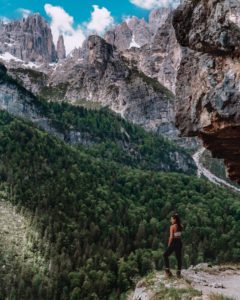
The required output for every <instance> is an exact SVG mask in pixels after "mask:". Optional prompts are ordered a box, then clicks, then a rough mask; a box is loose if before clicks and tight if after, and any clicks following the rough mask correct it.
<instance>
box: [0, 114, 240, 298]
mask: <svg viewBox="0 0 240 300" xmlns="http://www.w3.org/2000/svg"><path fill="white" fill-rule="evenodd" d="M0 120H1V121H0V136H1V145H0V176H1V182H2V188H4V190H5V193H6V195H7V196H6V197H7V199H8V200H9V201H11V202H12V203H13V204H14V205H16V206H17V207H18V208H19V209H20V210H21V213H24V214H26V215H28V216H29V218H30V226H31V228H32V229H34V231H35V232H37V233H35V234H32V235H30V237H29V239H30V240H31V243H32V245H33V252H34V251H35V253H36V257H39V254H38V253H39V251H40V253H41V257H42V258H43V261H46V262H47V266H48V268H47V269H44V271H42V272H39V269H38V268H41V264H40V266H39V265H32V268H30V270H29V269H28V270H26V269H23V268H22V267H21V265H19V267H18V269H16V270H15V274H16V276H12V277H11V276H10V278H12V279H11V280H9V281H8V283H7V284H6V285H1V290H0V291H1V294H0V295H1V296H0V298H3V299H4V298H5V297H6V295H11V299H51V300H52V299H58V300H60V299H71V300H73V299H119V298H120V295H121V294H122V295H123V293H124V292H125V291H126V290H127V289H128V288H129V287H130V286H131V285H132V283H133V277H134V276H135V275H138V274H139V275H141V276H142V275H144V274H146V272H148V271H149V270H152V269H153V268H157V269H159V268H162V266H163V262H162V252H163V249H164V247H165V243H166V240H167V235H168V226H169V221H168V218H169V215H170V214H171V213H172V211H174V210H178V212H179V213H180V214H181V215H182V217H183V220H184V225H185V233H184V243H185V256H184V265H185V266H187V265H189V264H190V263H197V262H201V261H208V260H209V261H215V262H219V261H237V260H238V258H239V248H238V244H237V243H238V241H239V238H240V237H239V232H240V230H239V222H238V220H239V200H238V197H237V196H236V195H235V194H232V193H230V192H229V191H226V190H224V189H220V188H217V187H215V186H213V185H211V184H209V183H208V182H206V181H205V180H200V179H197V178H196V177H195V176H187V175H184V174H177V173H161V172H155V171H144V170H141V169H137V168H130V167H127V166H124V164H119V163H116V162H113V161H110V160H104V161H103V160H102V159H99V158H95V157H93V156H92V155H91V154H87V153H86V151H84V152H83V151H82V150H79V149H77V148H76V147H73V146H70V145H68V144H65V143H64V142H63V141H61V140H59V139H58V138H56V137H53V136H51V135H49V134H48V133H46V132H44V131H42V130H40V129H38V128H37V127H35V126H34V125H32V124H31V123H28V122H26V121H23V120H21V119H17V118H14V117H11V116H10V115H9V114H8V113H6V112H1V113H0ZM26 243H28V240H26ZM26 259H27V257H26ZM36 259H37V258H36ZM34 274H35V275H36V274H41V276H38V277H36V276H34Z"/></svg>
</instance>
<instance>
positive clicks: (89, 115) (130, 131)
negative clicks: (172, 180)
mask: <svg viewBox="0 0 240 300" xmlns="http://www.w3.org/2000/svg"><path fill="white" fill-rule="evenodd" d="M35 105H37V106H38V108H39V109H40V111H41V113H42V115H43V116H46V117H48V118H49V120H51V122H52V125H53V126H54V128H57V129H58V130H59V131H60V132H64V133H65V141H67V142H69V140H70V137H69V136H70V135H71V133H70V132H71V131H72V132H73V131H75V132H80V133H81V139H82V140H83V141H82V142H80V143H79V147H80V148H81V150H82V151H86V152H87V153H88V154H92V155H93V156H95V157H99V158H102V159H107V160H112V161H116V162H118V163H124V164H128V165H129V166H132V167H138V168H142V169H148V170H158V171H159V170H164V171H180V172H182V171H184V172H185V173H188V174H193V173H194V172H195V170H196V167H195V164H194V162H193V160H192V158H191V156H190V154H189V153H188V152H187V151H186V150H185V149H183V148H181V147H179V146H177V145H176V144H174V143H173V142H171V141H170V140H168V139H167V138H164V137H163V136H160V135H157V134H155V133H151V132H146V131H145V130H144V129H143V128H142V127H140V126H137V125H134V124H132V123H130V122H128V121H126V120H125V119H123V118H122V117H121V116H119V115H117V114H116V113H114V112H110V110H109V109H107V108H102V109H99V110H92V109H86V108H84V107H82V106H78V107H76V106H72V105H70V104H68V103H57V102H46V101H44V100H41V99H39V98H37V99H35ZM81 143H82V144H83V146H82V147H81Z"/></svg>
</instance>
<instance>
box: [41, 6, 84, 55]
mask: <svg viewBox="0 0 240 300" xmlns="http://www.w3.org/2000/svg"><path fill="white" fill-rule="evenodd" d="M44 9H45V11H46V13H47V15H48V16H49V17H50V18H51V24H50V26H51V29H52V34H53V41H54V43H55V44H56V43H57V40H58V37H59V35H60V34H62V35H63V37H64V42H65V47H66V53H67V54H68V53H69V52H71V51H72V50H73V49H74V48H78V47H81V46H82V43H83V41H84V40H85V34H84V32H83V29H82V28H81V26H80V25H78V26H77V27H76V28H74V26H73V23H74V20H73V17H72V16H70V15H69V14H68V13H67V12H66V11H65V10H64V9H63V8H62V7H60V6H53V5H51V4H45V5H44Z"/></svg>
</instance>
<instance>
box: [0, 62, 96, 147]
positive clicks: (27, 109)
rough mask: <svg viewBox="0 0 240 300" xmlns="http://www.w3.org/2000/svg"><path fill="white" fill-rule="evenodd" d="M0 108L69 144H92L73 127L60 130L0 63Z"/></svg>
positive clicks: (89, 138)
mask: <svg viewBox="0 0 240 300" xmlns="http://www.w3.org/2000/svg"><path fill="white" fill-rule="evenodd" d="M0 109H3V110H6V111H8V112H9V113H11V114H13V115H15V116H18V117H22V118H25V119H28V120H30V121H32V122H33V123H35V124H36V125H37V126H39V127H41V128H42V129H44V130H46V131H47V132H49V133H51V134H53V135H55V136H57V137H58V138H60V139H62V140H64V141H66V142H68V143H70V144H84V145H86V144H92V140H91V137H90V136H88V135H87V134H85V133H81V132H78V131H76V130H74V129H70V130H66V131H65V132H63V131H60V130H59V129H58V127H57V124H56V122H52V120H51V119H49V118H48V117H46V116H45V114H44V112H43V111H42V109H41V105H39V102H38V100H37V99H36V98H35V96H34V95H33V94H32V93H30V92H29V91H27V90H26V89H25V88H23V87H22V86H21V85H20V84H18V83H17V82H15V81H14V80H13V79H12V78H11V77H9V76H8V75H7V69H6V67H5V66H4V65H2V64H0Z"/></svg>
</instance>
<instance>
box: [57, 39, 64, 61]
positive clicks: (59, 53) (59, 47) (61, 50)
mask: <svg viewBox="0 0 240 300" xmlns="http://www.w3.org/2000/svg"><path fill="white" fill-rule="evenodd" d="M57 56H58V59H64V58H66V49H65V45H64V38H63V35H60V36H59V38H58V41H57Z"/></svg>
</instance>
